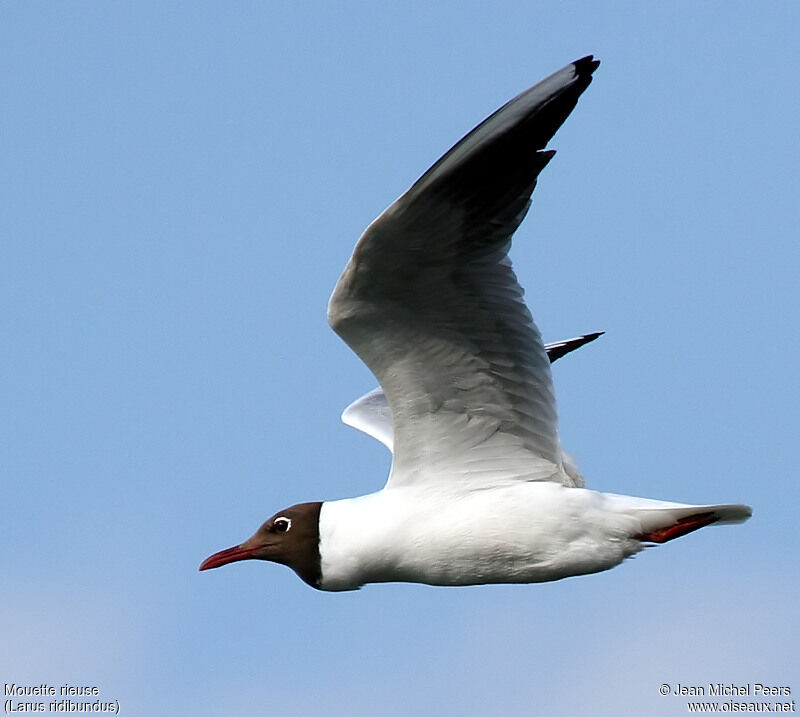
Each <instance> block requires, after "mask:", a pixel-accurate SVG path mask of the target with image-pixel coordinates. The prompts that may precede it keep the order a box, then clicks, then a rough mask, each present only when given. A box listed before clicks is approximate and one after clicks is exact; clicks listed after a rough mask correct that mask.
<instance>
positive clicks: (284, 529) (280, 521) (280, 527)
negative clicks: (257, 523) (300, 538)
mask: <svg viewBox="0 0 800 717" xmlns="http://www.w3.org/2000/svg"><path fill="white" fill-rule="evenodd" d="M291 527H292V519H291V518H287V517H285V516H283V515H282V516H280V517H278V518H275V520H273V521H272V529H273V530H274V531H275V532H276V533H288V532H289V529H290V528H291Z"/></svg>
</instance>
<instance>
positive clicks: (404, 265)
mask: <svg viewBox="0 0 800 717" xmlns="http://www.w3.org/2000/svg"><path fill="white" fill-rule="evenodd" d="M597 64H598V63H597V62H595V61H594V60H593V59H592V58H591V57H587V58H583V59H582V60H578V61H577V62H575V63H572V64H571V65H568V66H567V67H565V68H564V69H562V70H560V71H559V72H556V73H555V74H553V75H551V76H550V77H548V78H547V79H545V80H543V81H542V82H540V83H539V84H537V85H535V86H534V87H532V88H530V89H529V90H527V91H525V92H523V93H522V94H521V95H519V96H518V97H516V98H515V99H514V100H512V101H511V102H509V103H508V104H506V105H504V106H503V107H502V108H500V109H499V110H498V111H497V112H495V113H494V114H493V115H491V116H490V117H489V118H488V119H487V120H485V121H484V122H482V123H481V124H480V125H478V127H476V128H475V129H474V130H473V131H472V132H470V133H469V134H468V135H467V136H466V137H464V138H463V139H462V140H461V141H460V142H458V143H457V144H456V145H455V146H454V147H453V148H452V149H451V150H450V151H449V152H448V153H447V154H445V155H444V156H443V157H442V158H441V159H440V160H439V161H438V162H436V164H434V165H433V167H431V169H429V170H428V171H427V172H426V173H425V174H424V175H423V176H422V177H421V178H420V179H419V180H418V181H417V182H416V183H415V184H414V185H413V186H412V187H411V189H409V190H408V191H407V192H406V193H405V194H404V195H403V196H402V197H400V198H399V199H398V200H397V201H396V202H395V203H394V204H392V205H391V206H390V207H389V208H388V209H387V210H386V211H385V212H383V214H381V216H380V217H378V219H376V220H375V221H374V222H373V223H372V224H371V225H370V226H369V227H368V228H367V230H366V231H365V232H364V235H363V236H362V237H361V239H360V240H359V242H358V244H357V245H356V248H355V250H354V252H353V256H352V257H351V259H350V261H349V263H348V264H347V266H346V267H345V270H344V272H343V274H342V276H341V278H340V279H339V282H338V284H337V285H336V288H335V290H334V292H333V295H332V296H331V300H330V304H329V307H328V318H329V321H330V324H331V326H332V327H333V328H334V330H335V331H336V332H337V333H338V334H339V335H340V336H341V337H342V338H343V339H344V340H345V341H346V342H347V343H348V344H349V345H350V347H351V348H352V349H353V350H354V351H355V352H356V353H357V354H358V355H359V356H360V357H361V359H362V360H363V361H364V362H365V363H366V364H367V366H368V367H369V368H370V369H371V370H372V372H373V373H374V374H375V375H376V376H377V378H378V381H379V382H380V384H381V387H382V388H383V390H384V391H385V393H386V397H387V399H388V403H389V406H390V408H391V414H392V421H393V424H394V462H393V465H392V474H391V476H390V479H389V485H390V486H394V485H402V484H407V483H411V482H415V481H418V480H420V479H421V478H422V477H423V476H424V479H425V480H426V481H436V480H441V481H446V482H450V483H452V482H454V481H458V483H459V485H461V486H462V487H463V488H465V489H469V488H476V487H481V486H483V485H486V484H488V483H490V482H491V483H496V482H498V481H503V480H508V479H524V480H559V481H562V482H564V483H565V484H569V485H571V484H573V481H572V480H571V479H570V478H569V476H568V475H567V474H566V473H565V472H564V470H563V467H562V462H561V448H560V445H559V441H558V431H557V418H556V409H555V398H554V395H553V386H552V379H551V376H550V364H549V361H548V359H547V354H546V353H545V349H544V345H543V343H542V340H541V337H540V335H539V331H538V329H537V328H536V326H535V325H534V323H533V320H532V318H531V315H530V313H529V312H528V310H527V308H526V307H525V304H524V302H523V300H522V288H521V287H520V286H519V284H518V283H517V280H516V277H515V276H514V272H513V271H512V269H511V262H510V260H509V259H508V256H507V252H508V248H509V245H510V240H511V235H512V234H513V233H514V231H515V230H516V229H517V227H518V226H519V224H520V222H521V221H522V219H523V218H524V216H525V214H526V212H527V210H528V207H529V205H530V196H531V192H532V191H533V188H534V187H535V185H536V178H537V176H538V174H539V172H540V171H541V170H542V169H543V168H544V167H545V165H546V164H547V163H548V161H549V160H550V159H551V157H552V156H553V154H554V153H553V152H552V151H544V150H543V148H544V146H545V144H546V143H547V142H548V141H549V140H550V138H551V137H552V136H553V134H554V133H555V132H556V130H557V129H558V127H559V126H560V125H561V123H562V122H563V121H564V120H565V119H566V117H567V116H568V115H569V113H570V112H571V111H572V109H573V107H574V106H575V103H576V102H577V100H578V97H579V96H580V94H581V93H582V92H583V91H584V90H585V89H586V87H587V86H588V85H589V83H590V82H591V74H592V72H593V71H594V70H595V68H596V67H597Z"/></svg>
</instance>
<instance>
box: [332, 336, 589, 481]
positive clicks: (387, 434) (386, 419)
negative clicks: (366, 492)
mask: <svg viewBox="0 0 800 717" xmlns="http://www.w3.org/2000/svg"><path fill="white" fill-rule="evenodd" d="M602 335H603V332H602V331H596V332H595V333H592V334H584V335H583V336H576V337H575V338H573V339H564V340H562V341H553V342H551V343H549V344H545V345H544V350H545V351H546V352H547V358H548V359H550V363H553V362H554V361H557V360H558V359H560V358H561V357H562V356H565V355H566V354H568V353H570V352H571V351H574V350H575V349H577V348H580V347H581V346H584V345H585V344H588V343H589V342H590V341H594V340H595V339H596V338H598V337H600V336H602ZM342 422H343V423H345V424H346V425H348V426H352V427H353V428H355V429H357V430H359V431H363V432H364V433H366V434H367V435H368V436H372V438H374V439H376V440H378V441H380V442H381V443H383V445H384V446H386V447H387V448H388V449H389V450H390V451H393V449H394V429H393V427H392V412H391V410H390V409H389V402H388V401H387V400H386V394H385V393H384V392H383V389H382V388H380V386H379V387H378V388H374V389H372V391H370V392H369V393H366V394H364V395H363V396H361V398H358V399H356V400H355V401H353V402H352V403H351V404H350V405H349V406H348V407H347V408H345V409H344V411H343V412H342ZM562 458H563V463H564V470H566V471H567V473H568V474H570V475H572V473H570V469H571V468H572V467H573V466H572V464H575V459H574V458H572V456H569V454H567V453H566V451H563V452H562ZM574 468H575V471H574V472H575V473H577V465H575V466H574Z"/></svg>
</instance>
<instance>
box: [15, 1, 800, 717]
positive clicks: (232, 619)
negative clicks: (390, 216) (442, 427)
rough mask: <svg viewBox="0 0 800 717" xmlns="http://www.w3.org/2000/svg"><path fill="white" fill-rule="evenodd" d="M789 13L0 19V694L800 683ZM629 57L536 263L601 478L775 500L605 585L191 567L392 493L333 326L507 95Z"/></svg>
mask: <svg viewBox="0 0 800 717" xmlns="http://www.w3.org/2000/svg"><path fill="white" fill-rule="evenodd" d="M799 25H800V9H798V6H797V5H796V4H793V3H745V2H709V3H693V2H671V3H656V2H638V3H632V2H620V3H589V2H564V3H555V2H552V3H542V2H519V3H517V2H505V3H478V2H466V3H462V2H459V3H455V2H442V3H435V4H434V3H416V2H403V3H366V2H364V3H355V2H352V3H340V4H336V5H334V4H327V3H324V4H323V3H313V2H310V3H290V2H269V3H267V2H264V3H256V2H235V3H207V2H171V3H154V2H135V3H134V2H114V3H100V2H87V3H57V2H25V3H21V2H18V3H3V4H2V7H0V60H2V66H3V68H4V71H3V76H2V80H1V81H2V104H3V109H2V112H0V145H2V156H3V167H4V170H5V171H4V172H3V173H2V180H0V192H2V197H1V200H0V207H1V208H0V236H2V247H1V248H0V297H1V299H2V306H3V311H2V312H0V335H2V336H3V337H4V341H3V346H4V348H3V351H2V352H0V392H1V393H0V400H2V405H3V406H4V410H3V412H2V417H1V418H0V470H1V471H2V481H3V521H2V527H0V538H1V540H2V543H0V545H1V546H2V551H1V553H0V554H1V555H2V582H3V590H2V592H0V634H2V635H3V637H2V640H1V641H0V679H2V680H3V681H4V682H17V683H22V684H34V683H35V684H38V683H42V682H45V683H50V684H54V685H60V684H63V683H66V682H69V683H73V684H96V685H97V686H98V687H99V688H100V691H101V696H102V697H106V698H108V699H118V700H119V702H120V704H121V706H122V710H123V713H125V714H129V715H161V714H163V715H167V714H169V715H196V714H201V715H208V716H210V717H217V716H219V717H222V716H223V715H232V714H235V715H239V714H241V715H260V714H267V713H272V712H274V711H276V710H277V711H278V712H279V713H280V714H283V715H307V714H316V713H319V712H320V710H322V709H323V708H324V711H325V713H326V714H328V715H352V714H376V715H378V714H379V715H388V716H393V715H407V714H410V713H416V714H420V715H429V714H430V715H433V714H460V715H479V714H480V715H484V714H507V715H531V714H542V715H572V714H576V713H582V714H589V715H619V714H626V713H627V714H633V713H639V714H648V715H665V716H667V715H677V714H683V713H685V711H686V707H685V700H682V699H681V698H676V697H661V696H660V695H659V694H658V687H659V685H660V684H661V683H664V682H667V683H677V682H681V683H683V684H707V683H709V682H726V683H730V682H734V683H737V682H738V683H746V682H763V683H768V684H775V685H790V686H791V687H792V688H793V689H795V688H796V689H797V690H800V681H798V679H797V678H798V669H797V665H798V660H797V655H796V646H797V642H798V637H799V636H800V635H798V632H799V630H798V622H799V621H798V611H797V600H798V597H799V596H800V578H798V573H799V572H800V571H798V560H797V553H796V547H797V544H798V541H800V531H799V530H798V521H797V519H796V515H797V512H796V511H797V508H796V506H797V499H798V488H797V478H796V476H795V475H794V473H795V468H794V463H795V461H794V449H795V447H796V442H797V435H798V417H797V405H798V399H800V396H799V395H798V382H797V371H796V365H797V356H798V335H800V332H799V331H798V329H799V328H800V327H798V319H797V306H798V293H799V292H798V289H797V276H798V250H797V227H798V225H799V224H800V221H799V220H800V216H799V214H800V202H798V192H797V180H796V176H797V167H798V166H799V165H800V144H798V139H797V118H798V116H800V100H799V99H798V92H797V86H798V80H797V72H796V59H797V49H798V44H797V27H798V26H799ZM588 53H594V54H595V55H597V56H598V57H599V58H600V59H601V60H602V63H603V64H602V65H601V66H600V68H599V70H598V72H597V73H596V75H595V81H594V83H593V84H592V86H591V87H590V88H589V90H588V91H587V92H586V93H585V94H584V96H583V97H582V99H581V101H580V103H579V105H578V107H577V108H576V110H575V112H574V113H573V114H572V116H571V117H570V118H569V120H568V121H567V123H566V125H565V126H564V127H563V129H562V130H561V131H560V132H559V133H558V134H557V135H556V137H555V138H554V140H553V142H552V146H553V147H555V148H557V149H558V150H559V153H558V155H557V156H556V158H555V159H554V160H553V162H551V163H550V165H549V166H548V167H547V169H546V170H545V172H544V173H543V175H542V177H541V179H540V184H539V187H538V188H537V190H536V194H535V196H534V205H533V209H532V210H531V212H530V214H529V215H528V219H527V220H526V222H525V224H524V225H523V227H522V228H521V229H520V231H519V232H518V234H517V237H516V244H515V246H514V249H513V251H512V257H513V260H514V263H515V268H516V270H517V274H518V276H519V278H520V280H521V282H522V283H523V285H524V286H525V287H526V289H527V294H526V296H527V299H528V302H529V305H530V306H531V308H532V311H533V313H534V316H535V317H536V319H537V322H538V324H539V326H540V328H541V329H542V331H543V333H544V335H545V337H546V338H547V339H551V340H552V339H558V338H564V337H567V336H573V335H575V334H578V333H582V332H587V331H593V330H605V331H606V332H607V334H606V335H605V336H604V337H603V338H602V339H601V340H599V341H598V342H596V343H594V344H592V345H590V346H587V347H585V348H583V349H581V351H580V352H579V353H578V354H574V355H572V356H570V357H567V358H565V359H564V360H562V361H561V362H559V364H557V365H556V367H555V372H554V373H555V381H556V390H557V395H558V400H559V410H560V415H561V427H562V438H563V442H564V444H565V446H566V447H567V448H568V449H569V450H570V451H571V452H572V453H573V454H575V456H576V457H577V459H578V461H579V463H580V465H581V468H582V471H583V473H584V474H585V475H586V477H587V480H588V482H589V485H590V486H591V487H593V488H597V489H600V490H606V491H611V492H618V493H630V494H634V495H643V496H648V497H654V498H663V499H672V500H680V501H686V502H709V503H712V502H746V503H750V504H751V505H753V507H754V511H755V512H754V517H753V519H752V520H751V521H750V522H749V523H747V524H746V525H744V526H737V527H730V528H716V529H709V530H704V531H701V532H699V533H697V534H694V535H691V536H687V537H686V538H683V539H681V540H677V541H675V542H672V543H670V544H669V545H666V546H663V547H660V548H658V549H653V550H648V551H646V552H645V553H644V554H642V555H640V556H638V557H637V558H636V559H635V560H631V561H628V562H626V563H625V564H624V565H622V566H620V567H618V568H616V569H615V570H613V571H610V572H608V573H603V574H600V575H595V576H589V577H581V578H573V579H569V580H565V581H561V582H558V583H553V584H546V585H533V586H501V587H498V586H494V587H481V588H464V589H444V588H430V587H425V586H414V585H379V586H368V587H366V588H364V589H363V590H361V591H359V592H356V593H346V594H324V593H318V592H316V591H314V590H311V589H310V588H308V587H307V586H305V585H304V584H303V583H302V582H300V581H299V580H298V579H297V578H296V577H295V576H294V575H293V574H292V573H290V572H289V571H288V570H286V569H285V568H282V567H280V566H275V565H268V564H265V563H256V562H251V563H242V564H238V565H234V566H230V567H226V568H223V569H221V570H216V571H211V572H209V573H198V572H197V566H198V564H199V563H200V561H201V560H202V559H203V558H205V557H206V556H207V555H209V554H210V553H212V552H215V551H216V550H219V549H221V548H223V547H227V546H229V545H232V544H234V543H236V542H239V541H240V540H242V539H244V538H245V537H247V536H249V535H250V533H251V532H252V531H253V530H254V529H255V528H256V527H257V526H258V525H259V524H260V523H261V522H262V521H263V520H264V519H265V518H267V517H268V516H269V515H271V514H272V513H273V512H274V511H275V510H277V509H280V508H282V507H285V506H286V505H289V504H292V503H295V502H300V501H303V500H312V499H325V498H329V499H334V498H341V497H347V496H351V495H358V494H361V493H365V492H369V491H371V490H376V489H378V488H380V486H381V485H382V484H383V481H384V478H385V475H386V471H387V469H388V465H389V456H388V453H387V452H386V451H385V449H384V448H383V447H382V446H380V445H379V444H377V443H376V442H374V441H372V440H371V439H369V438H368V437H365V436H362V435H361V434H358V433H357V432H355V431H353V430H351V429H348V428H346V427H344V426H342V425H341V424H340V423H339V418H338V417H339V413H340V411H341V410H342V409H343V408H344V406H346V405H347V404H348V403H349V402H350V401H351V400H353V399H354V398H355V397H357V396H359V395H361V394H362V393H364V392H366V391H367V390H369V389H370V388H372V386H373V379H372V377H371V376H370V375H369V373H368V371H367V369H366V368H365V367H364V366H363V365H361V363H360V362H359V361H358V359H357V358H356V357H355V356H354V355H353V354H352V353H351V352H350V351H349V349H348V348H347V347H346V346H345V345H344V344H343V343H342V342H341V341H340V340H339V339H338V338H337V337H336V336H335V335H334V334H333V332H332V331H330V330H329V329H328V327H327V325H326V321H325V306H326V302H327V298H328V295H329V294H330V291H331V289H332V288H333V285H334V283H335V281H336V279H337V277H338V275H339V273H340V271H341V269H342V268H343V267H344V264H345V262H346V260H347V259H348V257H349V254H350V251H351V250H352V247H353V245H354V243H355V241H356V239H357V238H358V236H359V234H360V232H361V231H362V230H363V228H364V227H365V226H366V225H367V224H368V223H369V222H370V221H371V220H372V219H373V218H374V217H375V216H376V215H377V214H378V213H380V212H381V211H382V210H383V209H384V208H385V207H386V206H387V205H388V204H389V203H390V202H391V201H393V200H394V199H395V197H396V196H398V195H399V194H400V193H401V192H403V191H404V190H405V189H406V188H407V187H408V186H409V185H410V184H411V182H412V181H413V180H414V179H416V178H417V177H418V176H419V175H420V174H421V173H422V172H423V171H424V170H425V169H426V168H427V167H428V166H429V165H430V164H431V163H432V162H433V161H434V160H435V159H436V158H437V157H438V156H439V155H440V154H441V153H442V152H444V151H445V150H446V149H447V148H448V147H449V146H450V145H451V144H452V143H454V142H455V141H456V140H457V139H458V138H459V137H460V136H461V135H462V134H463V133H464V132H466V131H467V130H469V129H470V128H471V127H472V126H474V125H475V124H476V123H477V122H479V121H480V120H481V119H483V118H484V117H485V116H486V115H487V114H488V113H490V112H491V111H493V110H494V109H496V107H498V106H499V105H500V104H502V103H503V102H505V101H506V100H507V99H509V98H510V97H511V96H513V95H515V94H516V93H518V92H519V91H521V90H522V89H524V88H525V87H527V86H528V85H530V84H532V83H534V82H536V81H538V80H539V79H541V78H542V77H544V76H545V75H547V74H549V73H550V72H552V71H554V70H556V69H558V68H559V67H561V66H562V65H564V64H566V63H567V62H569V61H571V60H573V59H576V58H578V57H580V56H582V55H585V54H588Z"/></svg>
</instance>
